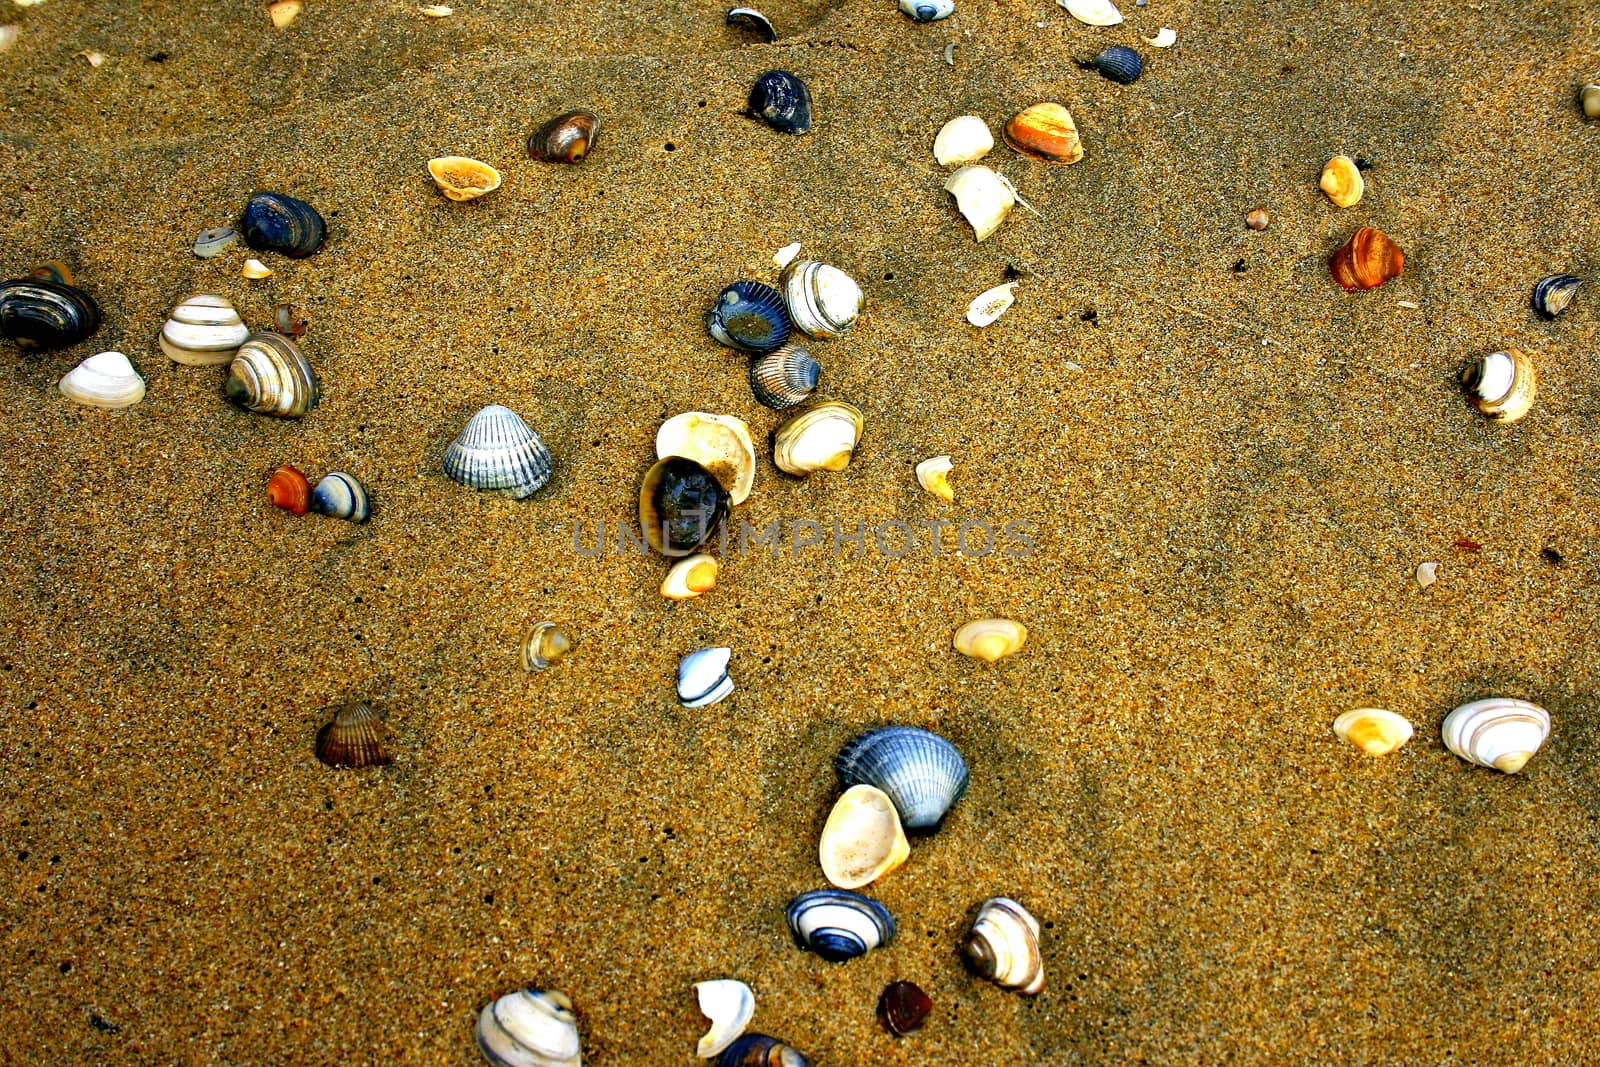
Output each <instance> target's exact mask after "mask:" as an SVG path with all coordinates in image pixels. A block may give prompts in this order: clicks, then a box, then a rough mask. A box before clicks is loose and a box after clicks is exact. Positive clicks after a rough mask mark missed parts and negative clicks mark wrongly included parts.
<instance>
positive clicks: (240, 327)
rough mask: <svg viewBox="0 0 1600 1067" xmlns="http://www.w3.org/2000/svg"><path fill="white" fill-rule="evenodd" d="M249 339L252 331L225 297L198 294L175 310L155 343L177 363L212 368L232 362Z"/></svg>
mask: <svg viewBox="0 0 1600 1067" xmlns="http://www.w3.org/2000/svg"><path fill="white" fill-rule="evenodd" d="M249 336H250V328H249V327H248V326H246V325H245V324H244V320H243V319H241V318H240V317H239V313H238V312H237V311H235V310H234V307H233V305H232V304H231V303H229V302H228V300H227V298H226V297H221V296H215V295H213V294H211V293H196V294H194V295H193V296H191V297H189V299H187V300H185V301H183V302H182V303H181V304H179V305H178V306H177V307H175V308H173V309H172V315H171V316H170V317H169V318H168V319H167V324H166V325H165V326H163V327H161V334H160V336H159V337H158V338H157V339H156V340H157V343H158V344H160V345H161V351H163V352H165V353H166V354H167V356H168V357H169V358H171V359H172V360H173V361H174V362H177V363H183V364H185V365H187V366H190V367H211V366H220V365H221V364H224V363H228V362H231V361H232V360H233V354H234V353H235V352H237V351H238V350H239V346H240V345H242V344H244V340H245V338H246V337H249Z"/></svg>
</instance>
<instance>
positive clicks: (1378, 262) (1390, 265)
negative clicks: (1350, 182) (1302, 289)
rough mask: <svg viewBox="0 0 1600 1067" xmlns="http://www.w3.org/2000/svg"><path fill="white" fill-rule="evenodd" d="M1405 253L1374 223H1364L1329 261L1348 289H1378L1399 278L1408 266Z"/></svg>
mask: <svg viewBox="0 0 1600 1067" xmlns="http://www.w3.org/2000/svg"><path fill="white" fill-rule="evenodd" d="M1405 258H1406V257H1405V254H1404V253H1402V252H1401V251H1400V246H1399V245H1397V244H1395V243H1394V241H1393V240H1391V239H1390V237H1389V235H1388V234H1386V233H1384V232H1383V231H1382V230H1380V229H1377V228H1376V227H1373V226H1363V227H1361V229H1359V230H1357V231H1356V232H1355V233H1354V234H1352V235H1351V236H1350V240H1348V241H1346V242H1345V243H1344V245H1343V246H1341V247H1340V249H1339V250H1338V251H1337V252H1335V253H1334V254H1333V258H1332V259H1330V260H1329V261H1328V272H1329V273H1330V274H1332V275H1333V280H1334V281H1336V282H1338V283H1339V284H1340V285H1342V286H1344V289H1345V291H1346V292H1350V293H1353V292H1355V291H1356V290H1358V289H1376V288H1377V287H1378V286H1380V285H1382V284H1383V283H1384V282H1386V281H1388V280H1389V279H1390V278H1398V277H1399V276H1400V271H1401V269H1402V268H1403V267H1404V266H1405Z"/></svg>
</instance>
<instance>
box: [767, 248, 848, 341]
mask: <svg viewBox="0 0 1600 1067" xmlns="http://www.w3.org/2000/svg"><path fill="white" fill-rule="evenodd" d="M780 288H781V289H782V290H783V300H784V303H785V304H787V305H788V307H789V320H790V321H791V322H793V323H794V324H795V326H797V327H799V328H800V329H801V330H803V331H805V333H807V334H809V335H810V336H812V337H816V338H821V339H827V338H830V337H838V336H839V335H840V334H841V333H843V332H844V331H845V330H847V329H849V328H850V324H851V323H852V322H855V321H856V316H858V315H860V314H861V305H862V303H863V302H864V301H865V299H866V297H865V296H864V295H863V294H862V292H861V286H859V285H857V284H856V282H855V279H854V278H852V277H850V275H848V274H846V273H845V272H844V271H842V270H840V269H839V268H838V267H834V266H830V265H829V264H827V263H818V262H816V261H815V260H810V259H801V260H796V261H795V262H793V263H790V264H789V265H788V266H787V267H785V268H784V271H783V281H782V282H781V283H780Z"/></svg>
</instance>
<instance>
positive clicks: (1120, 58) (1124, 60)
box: [1094, 44, 1144, 85]
mask: <svg viewBox="0 0 1600 1067" xmlns="http://www.w3.org/2000/svg"><path fill="white" fill-rule="evenodd" d="M1094 67H1095V69H1096V70H1098V71H1099V72H1100V73H1101V74H1104V75H1105V76H1106V77H1108V78H1110V79H1111V80H1112V81H1114V82H1118V83H1120V84H1122V85H1132V84H1133V83H1134V82H1136V81H1138V80H1139V75H1140V74H1142V73H1143V72H1144V60H1142V59H1140V58H1139V53H1138V52H1135V51H1134V50H1133V49H1131V48H1129V47H1128V46H1127V45H1125V44H1114V45H1112V46H1111V47H1110V48H1107V49H1106V50H1105V51H1104V52H1101V53H1100V54H1099V55H1097V56H1095V57H1094Z"/></svg>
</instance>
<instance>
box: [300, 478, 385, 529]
mask: <svg viewBox="0 0 1600 1067" xmlns="http://www.w3.org/2000/svg"><path fill="white" fill-rule="evenodd" d="M311 510H312V511H315V512H316V513H317V514H319V515H326V516H328V517H329V518H331V519H346V520H348V521H350V522H366V521H367V518H368V516H370V515H371V514H372V504H371V502H370V501H369V500H368V499H367V490H366V487H365V486H363V485H362V484H361V483H360V482H359V481H357V480H356V478H355V476H354V475H352V474H346V473H345V472H344V471H329V472H328V473H327V474H325V475H323V476H322V478H321V479H320V480H318V482H317V485H316V488H314V489H312V490H311Z"/></svg>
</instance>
